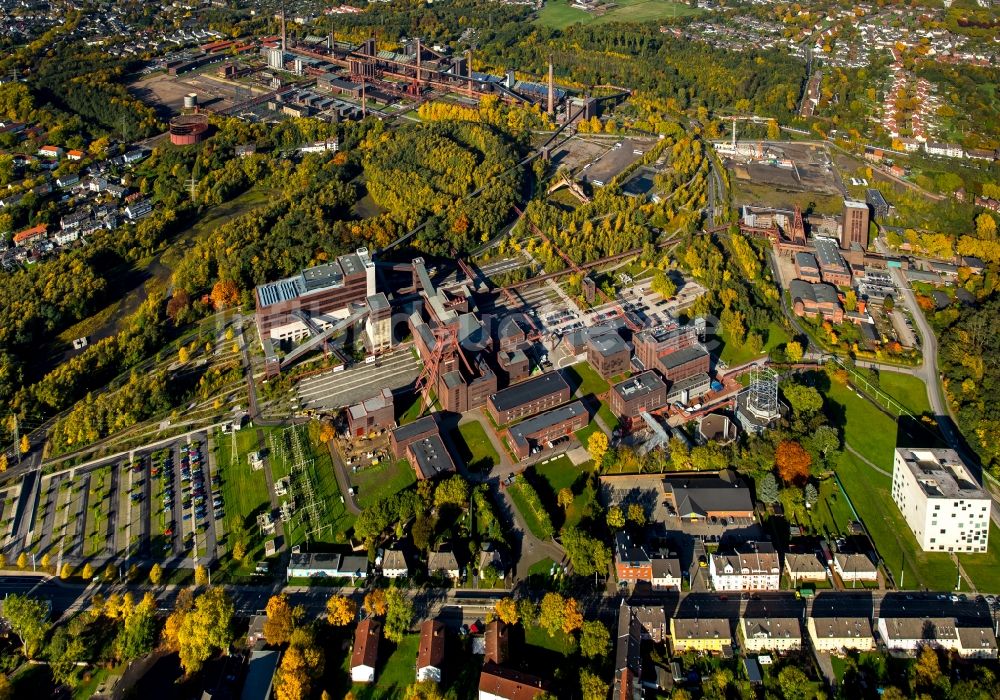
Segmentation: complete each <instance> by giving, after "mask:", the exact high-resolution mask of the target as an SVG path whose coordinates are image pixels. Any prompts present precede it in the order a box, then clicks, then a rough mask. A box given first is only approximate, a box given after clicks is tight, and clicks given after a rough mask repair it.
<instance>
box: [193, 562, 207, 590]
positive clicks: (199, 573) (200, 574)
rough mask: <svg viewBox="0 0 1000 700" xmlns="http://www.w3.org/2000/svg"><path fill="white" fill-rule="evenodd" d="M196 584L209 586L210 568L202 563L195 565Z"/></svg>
mask: <svg viewBox="0 0 1000 700" xmlns="http://www.w3.org/2000/svg"><path fill="white" fill-rule="evenodd" d="M194 585H196V586H207V585H208V569H206V568H205V567H204V566H202V565H201V564H198V565H197V566H196V567H194Z"/></svg>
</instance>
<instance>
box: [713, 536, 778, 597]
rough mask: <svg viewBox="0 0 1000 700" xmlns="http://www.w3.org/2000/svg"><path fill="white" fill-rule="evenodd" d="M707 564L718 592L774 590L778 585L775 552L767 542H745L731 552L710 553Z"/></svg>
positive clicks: (772, 546)
mask: <svg viewBox="0 0 1000 700" xmlns="http://www.w3.org/2000/svg"><path fill="white" fill-rule="evenodd" d="M708 567H709V576H710V578H711V579H712V586H713V587H714V588H715V590H717V591H776V590H778V588H779V586H780V584H781V567H780V565H779V560H778V553H777V551H775V549H774V545H772V544H770V543H769V542H747V543H745V544H740V545H738V546H737V547H736V548H735V549H734V550H733V552H732V553H729V554H720V553H714V554H711V555H709V562H708Z"/></svg>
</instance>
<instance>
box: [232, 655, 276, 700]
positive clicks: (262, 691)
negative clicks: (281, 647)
mask: <svg viewBox="0 0 1000 700" xmlns="http://www.w3.org/2000/svg"><path fill="white" fill-rule="evenodd" d="M280 659H281V652H278V651H275V650H274V649H254V650H253V651H251V652H250V661H249V663H248V664H247V676H246V679H245V680H244V681H243V691H242V692H241V693H240V700H270V697H271V693H272V691H273V690H274V675H275V672H276V671H277V670H278V661H279V660H280Z"/></svg>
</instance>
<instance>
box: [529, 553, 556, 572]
mask: <svg viewBox="0 0 1000 700" xmlns="http://www.w3.org/2000/svg"><path fill="white" fill-rule="evenodd" d="M553 564H555V562H554V561H552V559H551V558H549V557H545V558H544V559H542V560H541V561H536V562H535V563H534V564H532V565H531V566H529V567H528V576H548V575H549V572H550V571H552V565H553Z"/></svg>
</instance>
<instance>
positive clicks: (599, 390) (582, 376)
mask: <svg viewBox="0 0 1000 700" xmlns="http://www.w3.org/2000/svg"><path fill="white" fill-rule="evenodd" d="M562 371H563V377H565V378H566V381H567V382H569V386H570V389H573V390H578V392H579V394H580V396H586V395H587V394H593V395H594V396H598V395H600V394H603V393H604V392H606V391H607V390H608V389H609V388H610V385H609V384H608V383H607V382H606V381H604V379H603V378H602V377H601V375H599V374H598V373H597V371H596V370H595V369H594V368H593V367H591V366H590V365H588V364H587V363H586V362H577V363H576V364H575V365H571V366H569V367H565V368H564V369H563V370H562Z"/></svg>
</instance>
